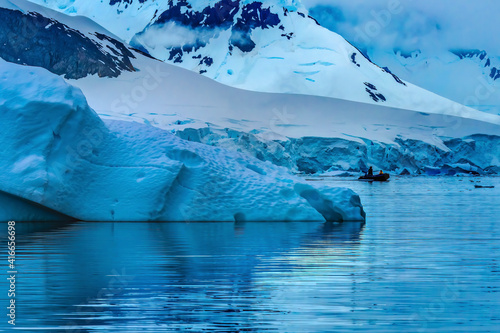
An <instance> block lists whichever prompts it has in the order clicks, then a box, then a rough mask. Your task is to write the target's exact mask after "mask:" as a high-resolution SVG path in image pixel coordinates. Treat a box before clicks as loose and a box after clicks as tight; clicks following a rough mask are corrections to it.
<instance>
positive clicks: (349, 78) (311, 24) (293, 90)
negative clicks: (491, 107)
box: [4, 0, 483, 120]
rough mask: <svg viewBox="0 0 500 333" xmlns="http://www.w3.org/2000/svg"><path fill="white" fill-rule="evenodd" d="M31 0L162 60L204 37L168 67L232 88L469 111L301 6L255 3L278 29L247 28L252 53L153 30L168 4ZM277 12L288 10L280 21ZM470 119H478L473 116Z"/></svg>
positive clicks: (203, 32)
mask: <svg viewBox="0 0 500 333" xmlns="http://www.w3.org/2000/svg"><path fill="white" fill-rule="evenodd" d="M4 1H5V0H4ZM32 1H33V2H35V3H38V4H40V5H43V6H46V7H49V8H52V9H54V10H58V11H60V12H63V13H66V14H69V15H83V16H87V17H89V18H91V19H92V20H94V21H95V22H97V23H99V24H101V25H102V26H103V27H105V28H106V29H108V30H110V31H111V32H113V33H114V34H116V35H117V36H119V37H121V38H122V39H123V40H125V41H126V42H131V41H132V40H133V41H134V43H139V44H141V45H142V46H143V47H145V48H146V49H147V50H148V52H150V53H151V54H152V55H153V56H154V57H156V58H158V59H160V60H163V61H167V62H168V61H169V57H170V51H171V50H172V46H174V45H175V44H179V43H182V40H185V42H187V41H190V40H191V41H192V40H193V39H196V38H203V39H204V40H205V41H206V43H207V44H206V45H205V46H203V47H201V48H199V49H197V50H196V51H193V52H190V53H187V52H184V56H183V57H182V62H181V63H174V64H175V65H177V66H181V67H183V68H186V69H189V70H193V71H195V72H203V71H206V72H203V75H205V76H207V77H209V78H212V79H215V80H217V81H219V82H221V83H224V84H227V85H230V86H233V87H238V88H242V89H247V90H253V91H261V92H273V93H290V94H307V95H316V96H324V97H334V98H340V99H345V100H351V101H357V102H363V103H370V104H380V105H384V106H389V107H396V108H402V109H407V110H414V111H421V112H428V113H449V112H450V110H456V112H454V114H455V115H458V116H465V117H467V116H468V115H469V114H471V113H473V111H472V110H471V109H469V108H465V107H463V106H461V104H458V103H456V102H452V101H450V100H448V99H446V98H443V97H441V96H438V95H436V94H434V93H432V92H429V91H427V90H424V89H422V88H419V87H417V86H415V85H412V84H410V83H406V85H403V84H400V83H398V82H396V80H395V79H394V77H393V76H392V75H391V74H389V73H387V72H385V71H384V70H383V69H381V68H380V67H378V66H377V65H375V64H373V63H371V62H370V61H368V60H367V59H366V58H364V57H363V56H362V55H361V53H360V52H359V51H358V50H357V49H356V48H355V47H353V46H352V45H351V44H349V43H348V42H347V41H346V40H344V38H342V37H341V36H340V35H338V34H336V33H334V32H332V31H329V30H327V29H325V28H323V27H321V26H319V25H317V24H316V22H315V21H314V20H313V19H311V18H309V17H307V11H306V10H305V8H304V7H303V5H302V4H301V2H300V1H295V0H293V1H291V0H263V1H262V3H263V7H266V8H267V7H269V8H270V9H271V11H272V12H273V13H275V14H277V15H278V16H279V19H280V21H281V23H280V25H282V26H283V27H284V30H282V29H280V28H279V27H278V26H276V27H271V28H267V29H260V28H258V29H254V30H253V31H252V34H251V39H252V40H253V41H254V42H255V43H256V46H255V48H254V49H253V50H252V51H251V52H243V51H241V50H240V49H238V48H237V47H234V49H233V50H232V51H230V50H229V48H228V46H229V40H230V38H231V31H230V30H221V29H218V28H216V29H213V30H207V29H204V28H200V29H194V30H193V29H190V28H188V27H186V26H182V25H179V24H178V23H173V22H172V23H169V24H165V25H153V23H154V22H155V21H156V20H157V19H158V16H159V15H160V14H161V13H162V12H163V11H165V10H166V9H168V8H169V6H170V5H169V3H170V2H168V1H153V0H146V1H144V2H142V3H141V2H139V1H132V2H131V3H130V4H129V3H125V2H121V3H115V4H114V5H110V2H109V1H101V0H32ZM188 2H189V3H190V4H191V5H192V8H191V10H195V11H201V10H202V9H203V8H205V7H207V6H211V5H213V4H214V3H215V1H197V0H196V1H195V0H191V1H188ZM250 2H252V1H242V2H241V4H240V6H239V12H238V14H236V16H235V18H234V20H235V22H236V20H238V18H240V17H241V8H242V7H243V5H244V4H246V3H250ZM172 3H173V4H175V3H177V2H176V1H174V2H172ZM284 8H286V9H288V13H287V14H286V15H285V12H284V10H283V9H284ZM301 14H302V15H301ZM290 33H293V35H292V37H291V38H290V39H289V38H287V37H284V36H283V35H284V34H290ZM179 36H182V38H180V37H179ZM200 36H201V37H200ZM289 36H290V35H289ZM182 45H184V44H181V45H178V46H182ZM353 56H354V59H355V60H354V61H353ZM204 57H210V58H212V59H213V64H212V65H210V66H207V65H204V64H200V59H202V58H204ZM174 60H175V59H172V60H170V62H171V63H173V62H174ZM365 82H367V83H370V84H372V85H374V86H375V87H376V91H375V92H376V93H380V94H382V95H383V96H384V98H385V99H386V101H382V100H379V101H378V102H375V101H374V100H373V99H372V98H371V97H370V95H369V94H368V93H367V91H366V88H367V87H366V86H365V84H364V83H365ZM475 117H479V118H480V116H479V115H477V116H475ZM482 120H483V119H482Z"/></svg>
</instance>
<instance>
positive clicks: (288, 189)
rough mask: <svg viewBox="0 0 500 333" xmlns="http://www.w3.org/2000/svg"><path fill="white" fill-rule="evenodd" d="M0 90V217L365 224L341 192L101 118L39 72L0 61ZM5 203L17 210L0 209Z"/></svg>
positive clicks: (349, 195) (356, 204) (351, 197)
mask: <svg viewBox="0 0 500 333" xmlns="http://www.w3.org/2000/svg"><path fill="white" fill-rule="evenodd" d="M0 91H1V94H0V117H1V119H2V125H3V127H4V129H5V130H4V131H2V132H1V133H0V142H1V143H2V145H1V148H0V161H1V162H0V169H1V172H0V201H1V205H0V207H2V209H1V210H0V218H1V219H2V220H20V219H31V220H38V219H40V220H47V219H48V218H50V217H48V216H54V215H58V216H59V217H60V216H67V217H70V218H74V219H78V220H86V221H165V220H166V221H291V220H298V221H324V220H328V221H346V220H356V221H360V220H364V217H365V213H364V211H363V208H362V206H361V203H360V200H359V197H358V196H357V195H356V194H355V193H354V192H352V191H351V190H349V189H344V188H327V187H324V186H323V187H321V186H318V187H313V186H311V185H309V184H306V183H305V182H303V181H301V180H300V179H298V178H295V177H294V176H291V175H289V173H288V171H287V169H285V168H281V167H278V166H275V165H273V164H272V163H270V162H261V161H259V160H257V159H254V158H251V157H248V156H246V155H243V154H239V153H235V152H229V151H226V150H224V149H221V148H217V147H210V146H208V145H204V144H200V143H193V142H189V141H186V140H183V139H181V138H179V137H177V136H175V135H173V134H172V133H169V132H167V131H165V130H162V129H159V128H155V127H152V126H148V125H144V124H138V123H135V122H130V121H129V122H126V121H119V120H106V121H103V120H101V119H100V118H99V117H98V115H97V114H96V113H95V112H94V111H93V110H92V109H91V108H90V107H89V106H88V104H87V101H86V99H85V96H84V95H83V94H82V92H81V91H80V90H79V89H77V88H75V87H73V86H71V85H69V84H68V83H66V82H65V81H64V79H62V78H61V77H58V76H56V75H54V74H52V73H50V72H48V71H46V70H45V69H41V68H35V67H28V66H21V65H17V64H12V63H8V62H5V61H3V60H0ZM12 202H15V204H16V205H20V206H22V207H23V211H24V213H22V212H19V213H15V211H13V210H12V209H9V208H5V207H8V205H10V204H12ZM20 206H19V207H20ZM51 214H52V215H51Z"/></svg>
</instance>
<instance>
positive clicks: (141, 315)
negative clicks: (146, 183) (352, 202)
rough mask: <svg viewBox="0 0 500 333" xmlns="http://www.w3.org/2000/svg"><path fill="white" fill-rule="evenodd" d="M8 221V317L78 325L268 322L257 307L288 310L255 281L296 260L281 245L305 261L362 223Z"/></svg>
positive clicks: (342, 241)
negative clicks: (14, 238)
mask: <svg viewBox="0 0 500 333" xmlns="http://www.w3.org/2000/svg"><path fill="white" fill-rule="evenodd" d="M18 226H19V227H18V228H19V230H22V232H21V234H22V237H19V241H18V256H19V258H18V261H17V263H18V271H19V282H18V284H19V294H18V297H17V302H18V304H22V306H20V307H19V308H18V323H17V327H25V328H27V329H34V328H35V327H38V328H42V327H45V328H46V329H47V330H48V331H50V330H51V329H52V330H53V329H55V328H56V327H59V328H61V329H62V328H64V329H78V330H80V331H81V332H96V331H100V330H101V329H103V328H106V331H116V332H123V331H127V330H132V331H133V327H136V328H137V327H151V329H153V328H154V327H156V328H157V329H165V330H168V329H182V330H194V331H200V330H203V329H224V328H226V329H229V328H231V329H232V330H236V329H243V327H244V328H245V329H246V330H253V329H258V330H260V331H262V330H265V329H267V328H269V329H272V328H273V326H272V325H271V326H269V327H267V328H266V325H264V326H261V324H260V319H259V317H260V316H262V315H266V313H269V314H280V313H282V312H286V311H289V310H288V308H284V307H283V306H282V305H281V304H274V305H272V304H271V302H269V301H270V300H271V299H272V298H275V297H276V295H275V294H274V293H275V290H274V287H273V288H268V287H263V279H264V280H265V279H267V278H266V277H265V274H270V273H271V272H272V273H275V274H278V277H279V274H282V275H281V276H282V277H285V276H286V275H287V274H289V273H290V272H293V271H296V270H301V269H303V268H304V265H305V262H304V261H301V260H296V259H297V258H292V257H291V256H290V254H291V253H292V254H293V253H295V254H296V256H297V257H303V258H304V259H305V260H306V261H312V262H314V261H315V260H316V259H319V258H321V257H322V256H324V255H325V253H327V252H325V251H333V252H336V251H338V252H345V251H347V252H349V253H352V252H353V251H355V248H357V247H359V239H360V233H361V232H362V230H363V224H362V223H344V224H341V223H337V224H335V223H237V224H233V223H82V222H78V223H59V222H57V223H51V224H44V225H43V226H42V225H40V224H37V223H18ZM314 252H318V255H315V254H314ZM273 279H274V278H273ZM282 289H283V288H282ZM48 308H50V313H51V315H44V314H47V309H48ZM268 325H269V323H268ZM274 328H276V327H274Z"/></svg>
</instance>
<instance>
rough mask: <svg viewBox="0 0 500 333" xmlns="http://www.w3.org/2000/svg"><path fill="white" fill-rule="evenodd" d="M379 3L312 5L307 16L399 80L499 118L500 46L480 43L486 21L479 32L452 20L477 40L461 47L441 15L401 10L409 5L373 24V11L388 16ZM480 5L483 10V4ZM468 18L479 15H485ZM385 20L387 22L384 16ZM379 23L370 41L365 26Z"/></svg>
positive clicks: (482, 38)
mask: <svg viewBox="0 0 500 333" xmlns="http://www.w3.org/2000/svg"><path fill="white" fill-rule="evenodd" d="M463 3H464V2H463V1H462V3H461V4H458V5H457V6H458V7H457V9H456V10H460V5H462V6H463ZM378 5H381V6H380V8H378V7H377V4H375V5H374V7H375V8H374V9H373V11H371V12H370V10H371V9H372V8H371V7H370V6H366V7H362V8H361V9H359V10H355V9H353V6H352V5H351V4H350V3H349V2H344V3H343V2H341V1H336V2H335V4H331V5H329V4H323V5H319V6H314V7H311V8H310V9H309V12H310V14H311V15H312V16H314V17H315V18H316V19H317V20H318V22H320V24H322V25H323V26H324V27H325V28H328V29H329V30H331V31H334V32H336V33H339V34H342V36H343V37H344V38H346V39H347V40H348V41H350V42H351V43H353V45H355V46H356V47H357V48H358V49H360V50H362V51H363V53H364V54H365V55H366V56H368V57H369V59H370V60H372V61H373V62H375V63H376V64H378V65H379V66H381V67H383V68H386V69H387V70H390V71H391V72H392V73H394V74H396V75H397V76H398V77H400V78H401V79H403V80H405V81H407V82H411V83H413V84H415V85H417V86H419V87H422V88H424V89H427V90H430V91H432V92H434V93H436V94H438V95H440V96H443V97H446V98H449V99H451V100H453V101H455V102H458V103H460V104H464V105H467V106H470V107H472V108H475V109H478V110H481V111H484V112H489V113H493V114H500V93H499V89H500V54H499V53H498V48H495V47H491V46H490V48H488V45H486V44H488V43H486V44H485V43H484V40H485V39H486V37H487V36H488V35H487V34H485V35H484V36H481V34H484V32H483V31H484V30H486V27H487V26H488V23H485V24H484V25H483V27H484V28H482V27H479V26H477V24H475V23H474V22H473V21H467V22H462V21H460V22H456V23H455V24H460V25H462V26H464V27H469V28H463V29H462V30H465V29H467V30H468V35H472V34H474V33H476V34H477V39H478V40H477V41H474V40H470V38H468V40H467V41H463V40H462V41H460V43H459V44H461V45H459V44H458V43H457V41H456V39H459V37H458V36H460V35H459V34H460V31H458V30H457V29H453V23H451V24H450V22H448V20H447V19H445V15H441V14H437V15H432V13H431V14H427V15H425V13H420V12H418V11H416V10H415V11H411V10H409V9H408V8H405V10H402V9H403V7H406V6H407V4H404V5H401V7H400V8H401V11H400V12H398V13H397V14H395V15H392V16H390V21H387V22H384V21H380V20H381V18H378V19H379V21H377V16H376V13H381V12H384V11H385V12H386V13H387V8H385V7H383V5H385V3H383V2H380V3H379V4H378ZM482 5H483V7H485V6H486V3H484V2H483V4H482ZM492 5H493V2H492ZM438 6H441V7H443V6H446V5H445V4H439V5H438ZM472 6H473V4H472ZM416 7H417V8H418V5H417V6H416ZM491 10H496V8H491ZM369 13H370V14H369ZM434 14H436V13H434ZM450 15H451V13H450ZM464 15H465V16H466V15H467V14H463V15H462V16H464ZM471 15H475V16H476V17H481V16H482V15H483V13H482V12H481V11H478V12H476V13H474V14H472V13H471ZM383 19H384V20H387V18H386V17H385V16H384V17H383ZM456 20H458V18H457V19H456ZM377 24H378V26H379V27H382V29H380V30H379V31H378V33H377V34H376V36H374V38H371V36H372V35H375V33H371V31H369V30H368V28H369V27H371V26H373V25H377ZM450 35H453V38H452V39H453V40H452V41H449V39H450ZM394 36H405V38H403V37H400V38H397V37H394ZM469 37H470V36H469ZM489 38H490V40H491V44H494V42H495V34H494V33H491V35H490V36H489ZM496 40H498V38H497V39H496ZM497 44H498V43H497ZM495 49H496V51H495Z"/></svg>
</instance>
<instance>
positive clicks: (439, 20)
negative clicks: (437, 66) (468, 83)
mask: <svg viewBox="0 0 500 333" xmlns="http://www.w3.org/2000/svg"><path fill="white" fill-rule="evenodd" d="M302 2H303V4H304V5H305V6H306V7H307V8H308V9H309V10H310V12H311V15H312V16H314V17H315V18H316V19H318V21H319V22H320V23H321V25H323V26H325V27H327V28H329V29H330V30H333V31H335V32H337V33H339V34H340V35H342V36H343V37H344V38H346V39H347V40H349V41H350V42H352V43H354V44H355V45H356V44H357V46H359V44H360V43H361V44H363V45H365V46H367V47H370V46H373V45H374V44H377V45H378V47H379V48H380V47H384V48H387V49H390V48H398V49H402V50H404V51H410V52H411V51H414V50H416V49H418V48H420V49H422V48H423V49H425V48H426V47H432V48H436V47H442V48H446V49H453V48H465V49H473V48H474V49H476V48H477V49H481V50H483V49H484V50H486V51H487V52H488V53H492V52H493V53H495V54H496V55H500V20H499V16H498V15H499V14H498V13H500V1H498V0H418V1H415V0H413V1H409V0H302ZM319 5H323V6H328V7H329V9H328V10H318V8H315V9H314V7H315V6H319Z"/></svg>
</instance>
